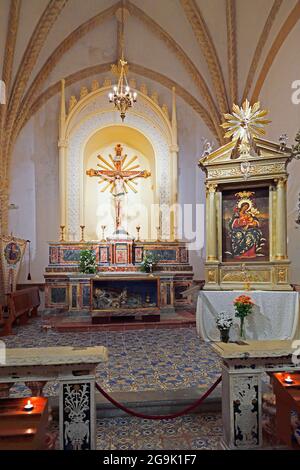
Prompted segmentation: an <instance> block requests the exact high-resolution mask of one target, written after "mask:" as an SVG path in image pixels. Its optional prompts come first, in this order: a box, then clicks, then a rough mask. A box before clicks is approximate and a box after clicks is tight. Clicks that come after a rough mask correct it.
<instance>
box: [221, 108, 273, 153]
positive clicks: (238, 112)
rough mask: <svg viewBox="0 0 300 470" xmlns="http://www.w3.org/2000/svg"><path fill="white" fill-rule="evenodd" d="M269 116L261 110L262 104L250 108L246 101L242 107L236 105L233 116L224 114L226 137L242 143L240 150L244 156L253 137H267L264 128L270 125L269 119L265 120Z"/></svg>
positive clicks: (222, 125)
mask: <svg viewBox="0 0 300 470" xmlns="http://www.w3.org/2000/svg"><path fill="white" fill-rule="evenodd" d="M267 114H268V111H267V110H266V109H260V102H259V101H257V103H254V105H253V106H250V103H249V101H248V100H246V101H245V102H244V103H243V105H242V106H241V107H239V106H237V105H236V104H234V105H233V106H232V114H224V117H225V119H226V122H223V124H221V127H223V129H227V131H226V133H225V135H224V137H225V138H230V137H231V138H232V140H236V141H240V147H239V150H240V152H241V153H242V154H244V153H247V151H249V149H250V142H251V139H252V138H253V137H259V136H261V135H265V133H266V131H265V129H264V126H265V125H266V124H269V123H270V122H271V121H270V120H269V119H264V116H266V115H267Z"/></svg>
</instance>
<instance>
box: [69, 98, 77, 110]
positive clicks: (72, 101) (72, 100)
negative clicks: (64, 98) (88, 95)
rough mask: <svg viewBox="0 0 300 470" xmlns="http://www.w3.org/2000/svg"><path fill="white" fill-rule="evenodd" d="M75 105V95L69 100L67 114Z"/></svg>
mask: <svg viewBox="0 0 300 470" xmlns="http://www.w3.org/2000/svg"><path fill="white" fill-rule="evenodd" d="M76 104H77V98H76V96H75V95H72V96H71V97H70V99H69V113H70V112H71V111H72V109H73V108H74V107H75V106H76Z"/></svg>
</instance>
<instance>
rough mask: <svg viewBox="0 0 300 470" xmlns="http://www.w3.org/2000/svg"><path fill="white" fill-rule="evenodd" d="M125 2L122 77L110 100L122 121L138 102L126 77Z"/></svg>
mask: <svg viewBox="0 0 300 470" xmlns="http://www.w3.org/2000/svg"><path fill="white" fill-rule="evenodd" d="M124 25H125V19H124V0H122V8H121V38H120V45H121V58H120V59H119V64H120V76H119V80H118V85H117V86H116V85H115V86H114V87H113V90H112V92H110V93H109V95H108V98H109V102H110V103H114V105H115V108H116V109H117V110H118V111H119V112H120V116H121V119H122V121H124V119H125V115H126V111H127V110H128V108H131V107H132V106H133V104H134V103H135V102H136V98H137V93H136V92H131V90H130V87H129V84H128V80H127V76H126V66H127V62H126V60H125V57H124V44H125V41H124Z"/></svg>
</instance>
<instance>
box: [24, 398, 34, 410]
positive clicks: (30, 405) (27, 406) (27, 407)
mask: <svg viewBox="0 0 300 470" xmlns="http://www.w3.org/2000/svg"><path fill="white" fill-rule="evenodd" d="M24 410H25V411H32V410H33V404H32V403H31V401H30V400H27V404H26V405H25V406H24Z"/></svg>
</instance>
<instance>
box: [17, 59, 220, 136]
mask: <svg viewBox="0 0 300 470" xmlns="http://www.w3.org/2000/svg"><path fill="white" fill-rule="evenodd" d="M110 65H111V64H110V63H106V64H101V65H97V66H92V67H87V68H85V69H82V70H79V71H77V72H75V73H74V74H72V75H69V76H68V77H66V79H65V83H66V87H68V86H70V85H72V84H74V83H76V82H78V81H80V80H83V79H84V78H88V77H90V76H93V75H96V74H99V73H103V72H107V71H109V70H110ZM130 69H131V71H132V72H134V73H136V74H138V75H141V76H144V77H146V78H150V79H151V80H154V81H156V82H158V83H160V84H161V85H164V86H166V87H167V88H169V89H170V90H171V89H172V88H173V87H174V86H175V87H176V94H177V95H178V96H180V97H181V98H182V99H183V100H184V101H185V102H186V103H187V104H189V105H190V106H191V107H192V108H193V109H194V110H195V111H196V112H197V113H198V114H199V115H200V116H201V118H202V119H203V121H204V122H205V124H206V125H207V127H208V128H209V129H210V130H211V132H213V133H214V135H215V128H214V124H213V122H212V120H211V117H210V115H209V113H208V111H207V110H206V109H205V108H204V107H203V106H202V105H201V103H199V101H197V100H196V98H194V97H193V96H192V95H191V94H190V93H188V92H187V91H186V89H185V88H183V87H182V86H181V85H179V84H178V83H176V82H174V81H173V80H171V79H170V78H168V77H166V76H165V75H162V74H160V73H158V72H156V71H154V70H151V69H147V68H146V67H143V66H141V65H138V64H133V63H131V64H130ZM59 91H60V82H57V83H55V84H54V85H52V86H51V87H49V88H48V89H47V90H45V91H44V92H43V93H42V94H41V95H40V96H39V97H38V98H37V99H36V100H35V102H34V103H33V105H32V107H31V108H30V110H29V112H28V113H27V116H26V120H25V121H24V122H23V126H24V125H25V124H26V122H28V120H29V119H30V118H31V117H32V116H33V114H35V113H36V112H37V111H38V110H39V109H40V108H41V106H43V105H44V104H45V103H46V102H47V101H48V100H49V99H51V98H52V97H53V96H55V95H56V94H57V93H59Z"/></svg>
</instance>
